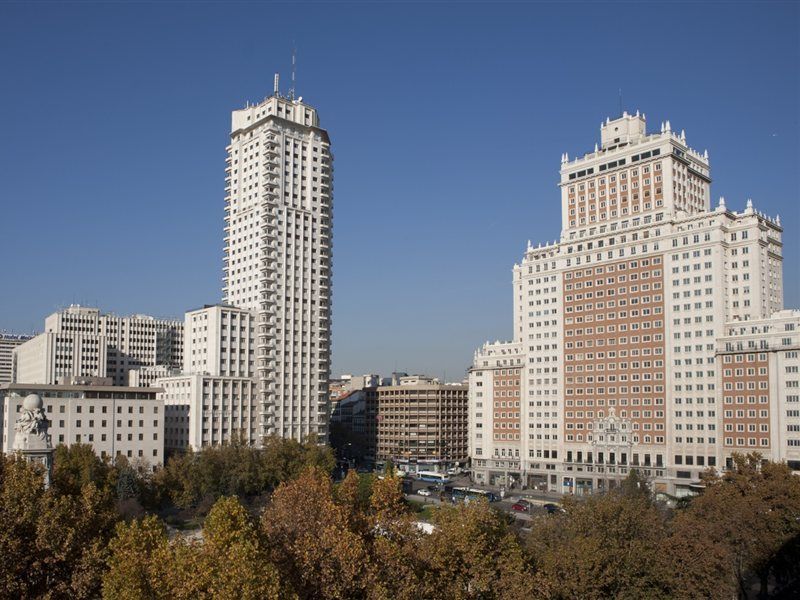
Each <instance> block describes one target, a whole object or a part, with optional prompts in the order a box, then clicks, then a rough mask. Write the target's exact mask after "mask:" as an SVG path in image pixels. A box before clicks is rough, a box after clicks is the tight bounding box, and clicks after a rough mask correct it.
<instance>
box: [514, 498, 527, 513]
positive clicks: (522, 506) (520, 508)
mask: <svg viewBox="0 0 800 600" xmlns="http://www.w3.org/2000/svg"><path fill="white" fill-rule="evenodd" d="M530 509H531V505H530V504H528V503H527V502H524V501H522V500H520V501H519V502H516V503H514V504H512V505H511V510H515V511H517V512H528V511H529V510H530Z"/></svg>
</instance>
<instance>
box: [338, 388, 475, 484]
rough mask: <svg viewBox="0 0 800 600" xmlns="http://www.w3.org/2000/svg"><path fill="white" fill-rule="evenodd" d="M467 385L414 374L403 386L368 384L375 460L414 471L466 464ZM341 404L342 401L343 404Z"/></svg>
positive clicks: (367, 422) (368, 417)
mask: <svg viewBox="0 0 800 600" xmlns="http://www.w3.org/2000/svg"><path fill="white" fill-rule="evenodd" d="M467 392H468V387H467V386H466V385H461V384H441V383H439V382H438V381H437V380H435V379H432V378H425V377H421V376H413V377H411V378H408V381H407V382H405V383H403V382H402V381H401V382H400V384H399V385H389V386H381V387H378V388H369V389H368V390H367V393H366V398H365V403H366V415H365V431H366V436H367V437H368V438H371V439H373V440H374V446H375V459H376V460H377V461H386V460H390V459H391V460H392V461H393V462H394V463H395V464H396V465H398V466H400V467H402V468H403V469H407V470H410V471H425V470H437V471H440V470H445V469H447V468H449V467H452V466H460V465H464V464H465V463H466V461H467V458H468V452H467V412H468V410H467V409H468V404H467V403H468V400H467V396H468V394H467ZM340 404H341V402H340Z"/></svg>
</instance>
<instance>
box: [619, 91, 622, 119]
mask: <svg viewBox="0 0 800 600" xmlns="http://www.w3.org/2000/svg"><path fill="white" fill-rule="evenodd" d="M619 116H620V117H621V116H622V88H619Z"/></svg>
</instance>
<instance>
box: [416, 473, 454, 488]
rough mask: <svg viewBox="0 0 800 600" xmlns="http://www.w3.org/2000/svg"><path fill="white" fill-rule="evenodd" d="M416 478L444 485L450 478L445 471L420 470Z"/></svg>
mask: <svg viewBox="0 0 800 600" xmlns="http://www.w3.org/2000/svg"><path fill="white" fill-rule="evenodd" d="M417 479H419V480H420V481H430V482H431V483H439V484H441V485H445V484H448V483H450V478H449V477H448V476H447V474H446V473H435V472H433V471H420V472H418V473H417Z"/></svg>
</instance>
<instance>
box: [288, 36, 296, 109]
mask: <svg viewBox="0 0 800 600" xmlns="http://www.w3.org/2000/svg"><path fill="white" fill-rule="evenodd" d="M296 84H297V47H296V46H295V45H294V42H292V87H291V88H289V100H294V91H295V85H296Z"/></svg>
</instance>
